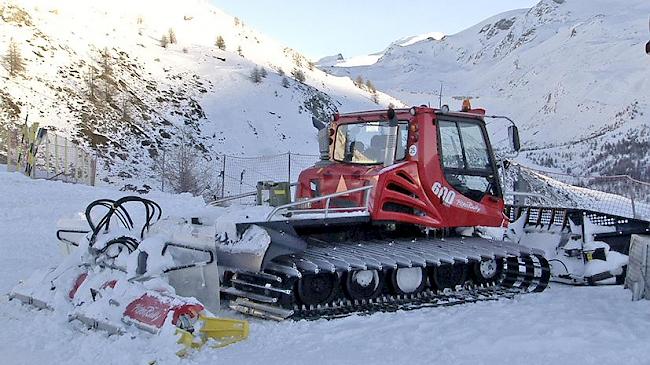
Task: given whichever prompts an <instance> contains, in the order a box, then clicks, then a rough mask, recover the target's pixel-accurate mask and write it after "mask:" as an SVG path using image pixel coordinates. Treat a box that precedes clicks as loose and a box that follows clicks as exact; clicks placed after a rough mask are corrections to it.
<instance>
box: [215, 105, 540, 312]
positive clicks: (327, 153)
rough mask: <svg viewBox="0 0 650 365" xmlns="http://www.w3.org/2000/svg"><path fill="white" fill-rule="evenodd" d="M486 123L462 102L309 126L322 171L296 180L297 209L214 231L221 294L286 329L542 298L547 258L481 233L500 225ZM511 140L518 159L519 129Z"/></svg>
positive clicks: (500, 203) (222, 224)
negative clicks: (292, 324)
mask: <svg viewBox="0 0 650 365" xmlns="http://www.w3.org/2000/svg"><path fill="white" fill-rule="evenodd" d="M484 118H486V116H485V111H484V110H482V109H472V108H471V106H470V105H469V102H468V101H466V102H465V103H464V105H463V111H461V112H450V111H449V108H447V107H443V108H442V109H441V110H438V109H432V108H428V107H413V108H411V109H399V110H393V109H388V110H381V111H369V112H360V113H352V114H345V115H335V116H334V119H333V120H332V121H330V122H329V123H327V124H326V123H322V122H320V121H317V120H313V123H314V126H315V127H316V128H318V129H319V144H320V152H321V161H320V162H318V163H317V164H316V165H315V166H313V167H311V168H308V169H306V170H304V171H302V172H301V174H300V177H299V181H298V185H297V187H296V201H295V202H292V203H289V204H285V205H281V206H277V207H275V208H274V209H273V210H272V211H269V213H268V215H267V216H265V217H263V218H262V219H257V220H256V219H254V218H251V217H250V215H249V217H248V222H242V221H241V220H240V219H238V218H236V217H234V218H232V219H229V218H228V217H227V216H222V217H221V219H219V220H218V221H217V227H216V228H217V229H216V231H217V237H218V240H219V241H220V242H219V244H218V245H217V256H218V258H219V265H220V267H221V268H222V269H223V278H222V280H223V281H222V283H221V293H222V296H223V297H224V298H226V299H229V300H230V307H231V308H233V309H235V310H237V311H241V312H243V313H247V314H250V315H255V316H259V317H263V318H270V319H276V320H282V319H286V318H298V319H299V318H323V317H324V318H334V317H339V316H345V315H348V314H350V313H358V312H374V311H393V310H400V309H414V308H420V307H429V306H442V305H453V304H459V303H468V302H476V301H482V300H494V299H498V298H500V297H504V296H505V297H512V296H513V295H516V294H519V293H526V292H541V291H543V290H544V289H545V288H546V286H547V285H548V281H549V277H550V271H549V264H548V262H547V260H546V259H545V258H544V256H543V251H541V250H537V249H535V248H528V247H525V246H523V245H518V244H515V243H512V242H508V241H503V240H494V239H488V238H485V235H483V234H482V231H483V232H485V231H487V230H490V229H491V228H489V227H500V228H505V227H506V226H507V224H508V218H507V217H506V216H505V215H504V200H503V192H502V189H501V185H500V180H499V174H498V171H497V169H498V164H497V163H496V160H495V157H494V154H493V151H492V147H491V145H490V141H489V139H488V134H487V132H486V129H485V122H484ZM509 132H510V136H511V137H512V142H513V148H514V149H517V150H518V149H519V137H518V132H517V129H516V127H515V126H514V125H513V126H512V127H510V129H509ZM491 230H493V231H494V229H491ZM497 231H499V230H498V229H497ZM502 231H505V230H500V232H502ZM499 238H501V237H499Z"/></svg>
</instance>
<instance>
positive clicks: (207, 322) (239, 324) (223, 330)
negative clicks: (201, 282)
mask: <svg viewBox="0 0 650 365" xmlns="http://www.w3.org/2000/svg"><path fill="white" fill-rule="evenodd" d="M197 324H198V325H197V327H200V329H199V330H198V331H197V332H198V333H196V332H195V333H190V332H188V331H185V330H182V329H180V328H179V329H177V330H176V333H177V334H180V338H179V339H178V343H179V344H182V345H183V346H185V348H184V349H183V350H181V351H180V352H179V354H178V355H179V356H184V355H185V354H186V353H187V350H189V349H194V350H200V349H201V348H202V347H203V345H205V344H206V343H207V342H208V341H211V340H212V341H211V342H213V343H211V344H210V347H211V348H220V347H224V346H228V345H231V344H233V343H235V342H239V341H242V340H245V339H246V338H248V333H249V325H248V322H246V321H241V320H236V319H225V318H215V317H206V316H204V315H200V316H199V320H198V322H197Z"/></svg>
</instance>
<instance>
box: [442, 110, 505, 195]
mask: <svg viewBox="0 0 650 365" xmlns="http://www.w3.org/2000/svg"><path fill="white" fill-rule="evenodd" d="M438 128H439V131H440V152H441V155H442V166H443V168H444V172H445V178H446V180H447V182H448V183H449V184H451V185H452V186H453V187H454V188H455V189H456V190H458V191H459V192H460V193H461V194H463V195H465V196H467V197H468V198H470V199H472V200H475V201H480V200H481V199H483V196H484V195H485V194H487V193H489V194H492V195H497V194H499V191H498V182H497V181H496V180H495V176H496V174H495V173H494V171H493V168H492V161H491V157H490V152H489V149H488V144H487V141H486V139H485V134H484V129H483V128H482V127H481V125H480V124H479V123H477V122H472V121H460V120H455V121H451V120H439V121H438Z"/></svg>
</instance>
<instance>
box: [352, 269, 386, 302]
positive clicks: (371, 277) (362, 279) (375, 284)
mask: <svg viewBox="0 0 650 365" xmlns="http://www.w3.org/2000/svg"><path fill="white" fill-rule="evenodd" d="M343 284H344V285H343V290H344V291H345V294H346V295H347V297H348V298H349V299H351V300H367V299H373V298H375V297H377V296H378V295H379V294H380V293H381V290H382V288H383V286H384V275H383V273H381V272H379V271H377V270H356V271H351V272H348V273H346V274H345V275H344V282H343Z"/></svg>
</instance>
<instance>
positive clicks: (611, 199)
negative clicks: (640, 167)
mask: <svg viewBox="0 0 650 365" xmlns="http://www.w3.org/2000/svg"><path fill="white" fill-rule="evenodd" d="M505 184H506V190H507V191H519V192H532V193H535V194H538V195H539V196H538V197H534V196H533V197H526V198H525V202H522V201H516V199H511V201H509V203H511V204H512V203H515V204H521V205H540V206H549V207H558V208H577V209H586V210H593V211H597V212H602V213H609V214H614V215H619V216H622V217H627V218H637V219H643V220H650V183H647V182H644V181H640V180H637V179H633V178H631V177H630V176H627V175H617V176H595V175H571V174H565V173H558V172H553V171H545V170H540V169H535V168H530V167H526V166H522V165H518V164H514V165H512V166H511V167H510V168H509V169H508V171H506V175H505Z"/></svg>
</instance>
